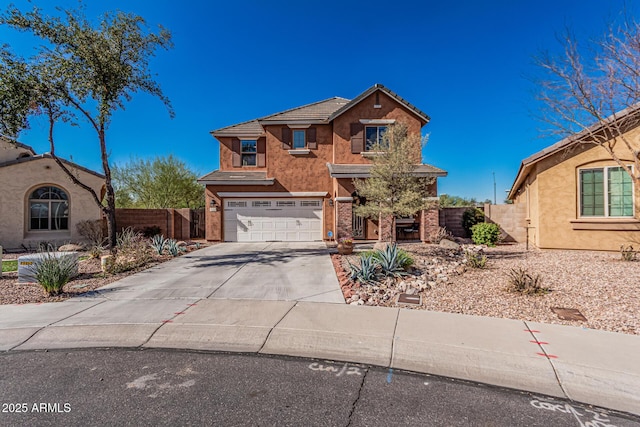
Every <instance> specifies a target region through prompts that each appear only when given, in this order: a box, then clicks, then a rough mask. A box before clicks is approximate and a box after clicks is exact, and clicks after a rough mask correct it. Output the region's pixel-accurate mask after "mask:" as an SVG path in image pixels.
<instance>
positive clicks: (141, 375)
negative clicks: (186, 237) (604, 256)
mask: <svg viewBox="0 0 640 427" xmlns="http://www.w3.org/2000/svg"><path fill="white" fill-rule="evenodd" d="M532 375H535V373H532ZM0 404H1V405H2V406H1V408H0V410H1V412H0V425H3V426H4V425H7V426H22V425H24V426H27V425H28V426H39V425H42V426H46V425H52V426H58V425H65V426H80V425H82V426H89V425H196V424H197V425H222V426H235V425H243V426H244V425H264V426H270V425H278V426H282V425H296V426H301V425H304V426H308V425H327V426H349V425H352V426H365V425H366V426H377V425H383V426H389V425H403V426H410V425H420V426H425V425H426V426H430V425H435V426H440V425H446V426H489V425H490V426H584V427H586V426H592V427H596V426H640V418H637V417H632V416H630V415H627V414H620V413H615V412H612V411H606V410H600V409H597V408H593V407H590V406H585V405H581V404H577V403H573V402H567V401H562V400H558V399H554V398H549V397H545V396H540V395H535V394H531V393H524V392H518V391H514V390H508V389H502V388H497V387H490V386H485V385H480V384H474V383H469V382H463V381H458V380H452V379H448V378H442V377H436V376H429V375H422V374H413V373H408V372H402V371H395V370H389V369H383V368H378V367H369V366H365V365H357V364H345V363H340V362H332V361H324V360H312V359H298V358H284V357H268V356H258V355H244V354H227V353H198V352H188V351H173V350H161V349H145V350H128V349H109V350H96V349H91V350H64V351H63V350H60V351H48V352H42V351H39V352H31V351H25V352H10V353H3V354H0Z"/></svg>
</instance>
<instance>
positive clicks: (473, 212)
mask: <svg viewBox="0 0 640 427" xmlns="http://www.w3.org/2000/svg"><path fill="white" fill-rule="evenodd" d="M481 222H484V212H482V211H481V210H480V209H478V208H469V209H467V210H466V211H464V212H463V213H462V228H464V231H465V232H466V233H467V237H471V228H472V227H473V226H474V225H476V224H479V223H481Z"/></svg>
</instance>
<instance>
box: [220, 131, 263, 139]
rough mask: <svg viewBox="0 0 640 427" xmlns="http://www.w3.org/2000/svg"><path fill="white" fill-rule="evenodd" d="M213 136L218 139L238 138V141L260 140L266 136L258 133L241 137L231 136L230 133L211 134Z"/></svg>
mask: <svg viewBox="0 0 640 427" xmlns="http://www.w3.org/2000/svg"><path fill="white" fill-rule="evenodd" d="M212 135H213V136H215V137H216V138H217V137H220V138H238V139H245V140H256V139H260V138H264V137H265V136H267V134H266V133H264V132H263V133H260V134H255V133H254V134H243V135H237V134H232V133H212Z"/></svg>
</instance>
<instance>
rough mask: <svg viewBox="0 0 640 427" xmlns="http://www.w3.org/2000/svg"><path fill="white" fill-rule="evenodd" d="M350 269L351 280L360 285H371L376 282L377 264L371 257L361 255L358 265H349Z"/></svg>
mask: <svg viewBox="0 0 640 427" xmlns="http://www.w3.org/2000/svg"><path fill="white" fill-rule="evenodd" d="M349 268H350V269H351V280H355V281H356V282H360V283H362V284H373V283H375V282H376V281H377V280H378V270H377V269H378V263H377V261H376V259H375V258H374V257H373V256H371V255H362V256H361V257H360V265H359V266H356V265H353V264H351V263H349Z"/></svg>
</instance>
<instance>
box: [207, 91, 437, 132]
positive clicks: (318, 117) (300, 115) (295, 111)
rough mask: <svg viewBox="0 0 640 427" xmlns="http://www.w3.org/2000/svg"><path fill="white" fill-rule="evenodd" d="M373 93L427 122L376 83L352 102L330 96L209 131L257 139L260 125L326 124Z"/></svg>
mask: <svg viewBox="0 0 640 427" xmlns="http://www.w3.org/2000/svg"><path fill="white" fill-rule="evenodd" d="M376 91H382V92H383V93H385V94H387V95H388V96H390V97H391V98H393V99H395V100H396V101H398V102H399V103H400V104H402V105H404V106H405V107H406V108H407V109H408V110H409V111H411V112H413V113H414V114H415V115H416V116H418V118H419V119H420V120H422V121H423V122H424V123H427V122H429V120H430V118H429V116H427V115H426V114H425V113H423V112H422V111H420V110H419V109H418V108H416V107H415V106H414V105H412V104H411V103H409V102H407V101H406V100H405V99H404V98H402V97H401V96H399V95H398V94H397V93H395V92H393V91H392V90H390V89H388V88H386V87H384V86H383V85H381V84H379V83H376V84H375V85H373V86H371V87H370V88H369V89H367V90H366V91H364V92H363V93H361V94H360V95H358V96H357V97H355V98H354V99H352V100H351V101H350V100H348V99H346V98H341V97H339V96H334V97H333V98H329V99H325V100H323V101H318V102H314V103H311V104H306V105H303V106H300V107H295V108H291V109H289V110H286V111H281V112H279V113H275V114H271V115H269V116H264V117H261V118H258V119H254V120H249V121H247V122H243V123H238V124H235V125H231V126H227V127H224V128H220V129H216V130H214V131H211V134H212V135H213V136H216V137H218V136H221V137H225V136H231V137H243V136H251V137H258V136H264V134H265V132H264V129H263V128H262V124H265V125H269V124H285V123H296V122H298V123H304V124H307V123H329V122H331V121H332V120H333V119H335V118H336V117H338V116H340V115H341V114H342V113H344V112H345V111H347V110H349V109H350V108H351V107H353V106H355V105H356V104H358V103H359V102H360V101H362V100H363V99H364V98H366V97H367V96H369V95H371V94H372V93H374V92H376Z"/></svg>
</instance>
